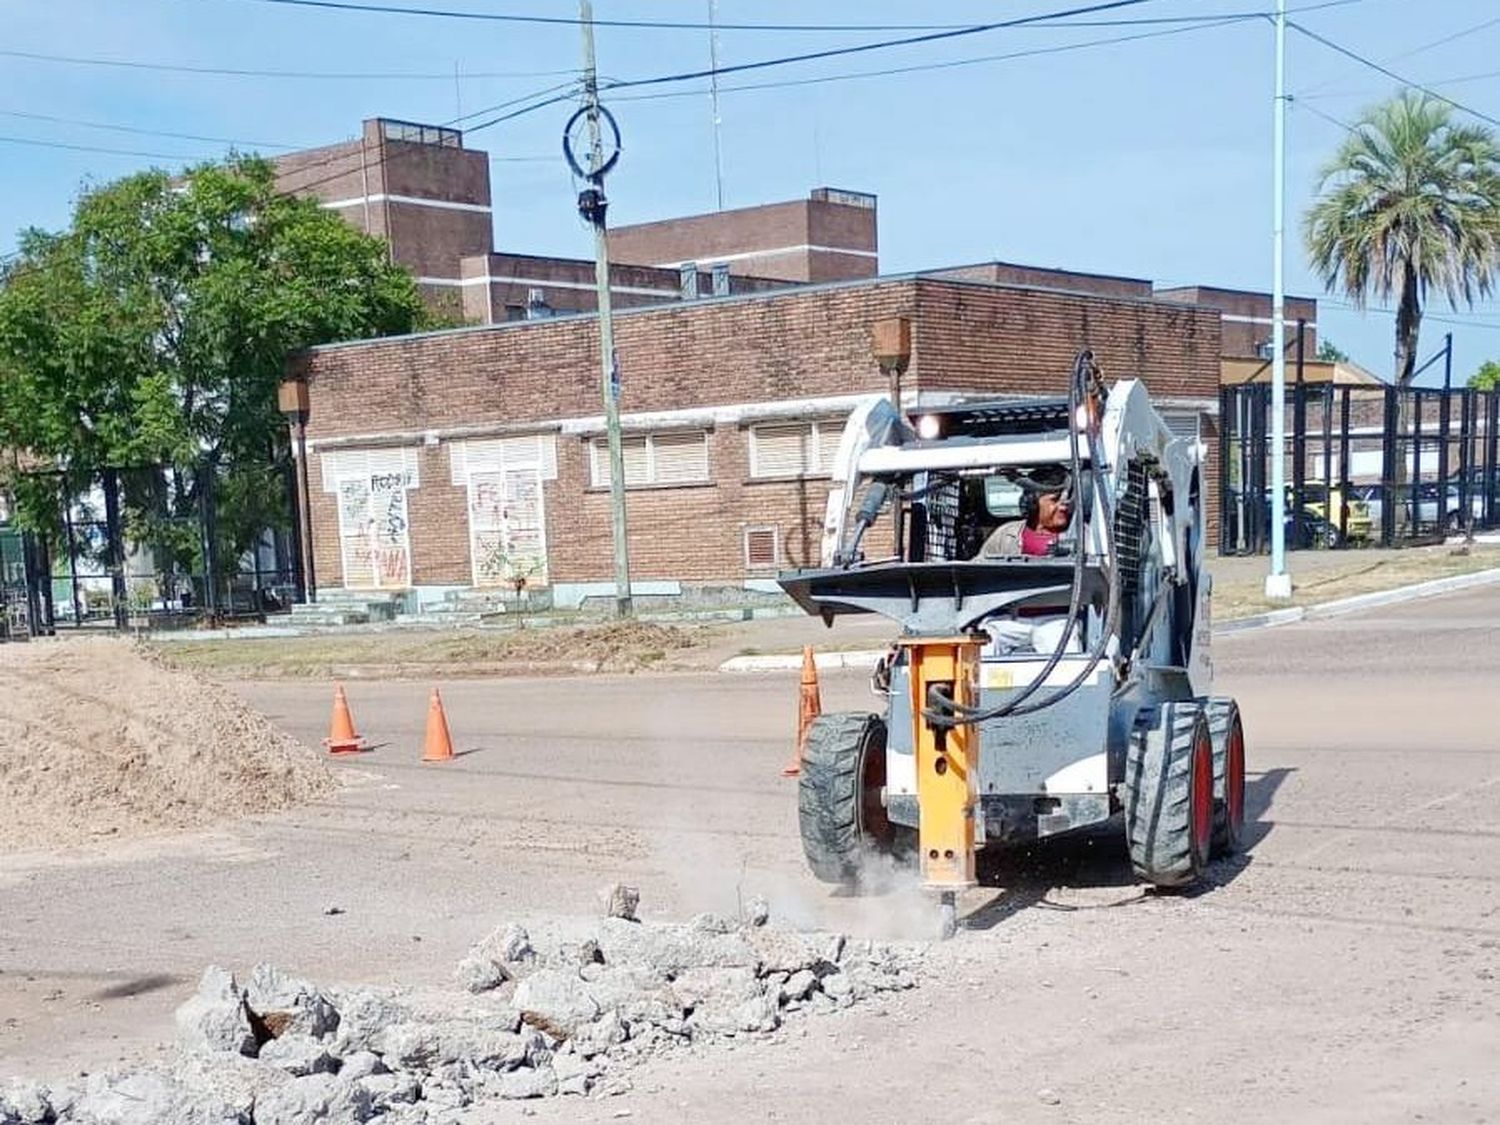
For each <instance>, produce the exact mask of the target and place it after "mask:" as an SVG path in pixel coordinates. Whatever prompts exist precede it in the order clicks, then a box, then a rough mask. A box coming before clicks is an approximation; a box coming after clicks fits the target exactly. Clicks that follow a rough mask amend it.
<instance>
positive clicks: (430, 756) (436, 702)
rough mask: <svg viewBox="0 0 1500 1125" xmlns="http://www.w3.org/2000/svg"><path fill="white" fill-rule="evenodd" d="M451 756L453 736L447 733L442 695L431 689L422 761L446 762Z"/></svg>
mask: <svg viewBox="0 0 1500 1125" xmlns="http://www.w3.org/2000/svg"><path fill="white" fill-rule="evenodd" d="M452 758H453V737H452V735H450V734H449V733H448V715H447V712H445V711H444V710H443V697H442V696H441V695H439V694H438V689H437V688H433V689H432V699H431V700H430V701H429V702H428V704H427V737H426V739H424V740H423V743H422V761H424V762H447V761H451V760H452Z"/></svg>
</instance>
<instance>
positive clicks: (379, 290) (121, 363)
mask: <svg viewBox="0 0 1500 1125" xmlns="http://www.w3.org/2000/svg"><path fill="white" fill-rule="evenodd" d="M425 317H426V314H425V311H424V308H423V305H422V303H421V299H420V297H419V296H418V293H417V289H416V285H415V282H414V281H413V279H412V277H411V275H410V274H409V273H407V272H406V271H405V270H403V269H401V268H399V267H396V266H393V265H391V264H390V263H389V261H388V259H387V253H386V247H385V245H384V243H382V242H380V241H379V240H378V239H374V238H370V237H368V236H366V235H364V234H362V233H360V232H358V231H356V230H355V229H354V228H352V227H350V226H349V225H348V224H346V223H344V222H343V221H342V220H340V219H339V218H338V217H337V216H336V215H334V214H333V213H332V212H329V211H326V210H324V209H323V208H321V207H319V206H318V204H317V203H316V202H315V201H312V200H308V199H301V198H293V197H289V196H285V195H280V194H278V193H277V192H276V190H275V178H274V174H273V170H272V167H271V165H270V164H269V163H268V162H266V161H264V160H261V159H258V158H254V157H232V158H231V159H230V160H229V161H227V162H226V163H223V164H208V165H203V166H201V167H197V168H193V169H191V170H189V171H187V172H185V173H183V174H182V175H181V176H178V177H172V176H168V175H167V174H166V173H163V172H160V171H152V172H145V173H141V174H139V175H134V176H130V177H128V178H126V179H123V180H119V181H117V182H115V183H113V184H110V185H107V186H105V187H101V188H98V189H96V190H91V191H87V192H85V193H84V195H83V196H82V198H81V199H80V200H79V202H78V204H77V206H76V208H75V210H74V214H73V219H72V223H71V225H70V227H69V228H68V229H67V230H65V231H63V232H61V233H47V232H43V231H38V230H29V231H26V232H24V233H23V234H22V236H21V241H20V252H19V254H18V256H17V257H16V259H15V260H14V261H13V262H11V263H10V264H9V265H8V266H6V267H5V269H4V272H3V273H0V446H3V447H4V448H6V449H8V450H10V451H12V455H13V457H14V458H15V461H14V464H15V466H17V467H23V466H30V467H37V466H42V467H53V466H55V467H56V468H58V469H59V470H60V476H59V477H56V478H51V479H43V478H37V477H30V478H26V477H21V478H19V479H18V481H17V484H16V488H15V490H16V493H17V506H18V509H19V510H20V514H21V516H22V518H23V520H24V521H25V522H27V523H30V524H31V525H32V526H34V527H38V528H39V529H41V530H44V531H54V530H55V529H54V528H53V527H51V526H49V525H51V524H53V523H55V521H56V519H57V512H58V506H57V505H58V500H59V498H60V496H62V495H71V494H74V493H76V492H77V491H78V490H80V489H82V488H85V487H87V485H88V484H89V483H90V482H92V481H94V480H96V479H97V478H98V476H99V474H100V472H101V471H102V470H103V469H104V468H106V467H109V466H117V467H123V466H142V465H151V466H161V468H160V470H158V471H153V472H151V473H147V474H145V475H142V474H140V473H134V474H130V476H129V480H128V482H127V485H128V488H127V497H126V500H127V504H128V506H129V508H130V511H131V513H132V515H133V516H134V518H135V526H136V527H137V529H140V528H142V527H145V528H148V529H149V528H150V527H151V525H152V523H153V520H155V521H159V524H160V526H158V527H157V528H155V530H154V531H152V532H151V534H152V535H153V536H161V537H170V534H171V533H172V531H173V529H176V533H177V534H178V537H179V540H180V542H178V543H177V544H176V545H175V548H173V550H172V553H179V554H180V553H182V552H188V553H192V552H194V551H195V550H196V538H197V536H196V530H195V527H194V526H193V523H192V520H193V517H194V516H195V515H196V512H197V510H198V504H199V500H200V495H201V493H202V491H203V490H204V489H205V488H207V487H209V485H210V482H211V483H212V488H213V490H214V493H215V499H216V507H217V532H218V540H217V542H218V544H219V549H220V557H221V559H222V561H223V562H224V564H225V565H226V566H227V565H229V564H231V563H232V562H233V560H234V559H235V558H236V557H237V556H238V555H239V554H240V553H241V552H242V551H244V550H245V549H246V548H247V547H248V546H249V545H250V544H251V543H252V542H253V541H254V539H255V537H256V536H257V535H258V534H259V532H260V531H261V530H263V529H264V528H266V527H267V526H271V525H272V524H274V523H276V522H277V521H279V520H280V519H282V518H283V513H282V511H281V505H280V503H279V498H280V497H281V496H282V495H283V493H282V491H281V489H280V486H279V483H278V482H277V481H275V479H274V478H275V476H276V475H277V474H278V473H279V471H280V469H279V468H278V465H277V461H278V458H283V457H284V456H285V444H286V441H285V423H284V420H283V419H282V418H281V416H280V414H279V413H278V411H277V407H276V387H277V384H278V383H279V382H280V381H281V378H282V374H283V368H284V364H285V362H286V357H287V355H288V353H290V352H292V351H294V350H296V349H298V348H302V347H307V346H310V345H314V344H320V343H327V342H331V341H335V340H348V339H358V338H364V337H371V336H383V335H391V334H396V333H404V332H410V331H413V330H415V329H418V328H421V327H423V326H424V325H425ZM162 545H165V544H162Z"/></svg>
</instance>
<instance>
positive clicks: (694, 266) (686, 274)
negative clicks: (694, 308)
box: [677, 262, 698, 301]
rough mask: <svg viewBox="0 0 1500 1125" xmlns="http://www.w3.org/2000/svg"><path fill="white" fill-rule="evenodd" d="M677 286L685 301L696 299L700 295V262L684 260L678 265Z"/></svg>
mask: <svg viewBox="0 0 1500 1125" xmlns="http://www.w3.org/2000/svg"><path fill="white" fill-rule="evenodd" d="M677 287H678V289H679V290H680V291H681V293H682V299H683V300H684V301H692V300H696V299H697V296H698V263H697V262H683V263H682V265H680V266H678V267H677Z"/></svg>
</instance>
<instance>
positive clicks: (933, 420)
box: [917, 414, 943, 441]
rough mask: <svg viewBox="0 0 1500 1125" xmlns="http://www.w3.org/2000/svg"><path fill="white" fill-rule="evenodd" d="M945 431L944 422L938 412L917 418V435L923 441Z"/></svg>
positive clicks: (929, 439) (930, 439)
mask: <svg viewBox="0 0 1500 1125" xmlns="http://www.w3.org/2000/svg"><path fill="white" fill-rule="evenodd" d="M942 432H943V423H942V422H941V421H940V420H939V419H938V416H937V415H936V414H924V415H922V417H920V418H918V419H917V436H918V437H919V438H921V439H922V440H923V441H932V440H933V439H934V438H936V437H937V436H938V435H939V434H941V433H942Z"/></svg>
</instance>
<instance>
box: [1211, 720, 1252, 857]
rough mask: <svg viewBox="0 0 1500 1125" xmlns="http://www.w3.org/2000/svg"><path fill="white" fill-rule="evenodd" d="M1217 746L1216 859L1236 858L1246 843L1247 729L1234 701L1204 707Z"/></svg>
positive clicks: (1214, 846)
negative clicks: (1229, 856) (1234, 855)
mask: <svg viewBox="0 0 1500 1125" xmlns="http://www.w3.org/2000/svg"><path fill="white" fill-rule="evenodd" d="M1203 711H1204V714H1205V715H1207V716H1208V733H1209V737H1210V738H1212V739H1213V744H1214V839H1213V854H1214V856H1215V857H1218V856H1224V855H1233V854H1234V853H1235V852H1237V851H1239V850H1240V848H1241V847H1243V846H1244V842H1245V726H1244V724H1243V723H1242V722H1241V721H1240V709H1239V706H1238V705H1237V704H1236V703H1235V701H1234V700H1232V699H1223V698H1216V699H1208V700H1205V701H1204V704H1203Z"/></svg>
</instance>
